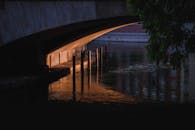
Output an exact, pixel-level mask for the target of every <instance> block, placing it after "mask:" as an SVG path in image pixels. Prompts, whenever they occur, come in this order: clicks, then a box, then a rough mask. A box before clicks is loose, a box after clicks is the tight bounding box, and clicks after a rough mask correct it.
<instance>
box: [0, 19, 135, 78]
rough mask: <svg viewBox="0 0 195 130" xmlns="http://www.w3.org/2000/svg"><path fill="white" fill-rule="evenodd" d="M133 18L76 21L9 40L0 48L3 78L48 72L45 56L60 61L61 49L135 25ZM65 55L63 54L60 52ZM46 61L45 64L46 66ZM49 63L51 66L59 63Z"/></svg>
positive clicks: (79, 44) (0, 69) (0, 65)
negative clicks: (4, 76)
mask: <svg viewBox="0 0 195 130" xmlns="http://www.w3.org/2000/svg"><path fill="white" fill-rule="evenodd" d="M138 21H139V18H137V17H128V16H122V17H114V18H107V19H98V20H91V21H85V22H79V23H74V24H69V25H65V26H60V27H57V28H54V29H49V30H45V31H41V32H39V33H35V34H32V35H30V36H26V37H23V38H20V39H17V40H15V41H12V42H10V43H8V44H6V45H4V46H2V47H1V48H0V59H1V64H0V71H1V74H3V75H5V74H7V75H13V74H14V75H18V74H29V73H30V74H32V73H42V72H44V71H48V66H50V65H51V61H49V60H48V57H51V56H54V57H56V55H57V56H59V55H60V54H62V55H61V56H59V57H57V59H58V61H59V60H60V58H62V59H64V58H63V57H64V56H63V53H64V50H67V49H73V48H74V47H75V46H82V45H84V44H86V43H88V42H90V41H92V40H93V39H95V38H97V37H99V36H101V35H103V34H105V33H107V32H110V31H112V30H114V29H117V28H120V27H123V26H126V25H129V24H131V23H135V22H138ZM64 54H65V53H64ZM48 61H49V63H48ZM55 61H56V59H55V58H54V60H53V63H52V64H53V66H54V65H56V64H60V63H61V62H65V61H62V60H61V62H56V63H55Z"/></svg>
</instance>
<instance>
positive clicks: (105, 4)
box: [96, 0, 128, 18]
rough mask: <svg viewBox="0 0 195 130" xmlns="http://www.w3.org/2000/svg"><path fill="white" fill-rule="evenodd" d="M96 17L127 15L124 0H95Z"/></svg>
mask: <svg viewBox="0 0 195 130" xmlns="http://www.w3.org/2000/svg"><path fill="white" fill-rule="evenodd" d="M96 1H97V2H96V15H97V18H107V17H113V16H121V15H127V14H128V10H127V4H126V0H107V1H106V0H105V1H103V0H99V1H98V0H96Z"/></svg>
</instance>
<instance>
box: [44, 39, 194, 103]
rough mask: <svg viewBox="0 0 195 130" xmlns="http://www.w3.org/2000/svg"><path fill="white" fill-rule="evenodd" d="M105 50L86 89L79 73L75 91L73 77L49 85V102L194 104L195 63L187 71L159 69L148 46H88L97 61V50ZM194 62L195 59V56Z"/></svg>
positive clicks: (89, 75)
mask: <svg viewBox="0 0 195 130" xmlns="http://www.w3.org/2000/svg"><path fill="white" fill-rule="evenodd" d="M97 47H98V48H100V47H102V48H103V52H102V55H99V57H101V58H100V61H99V65H97V64H96V62H94V63H93V64H92V68H91V71H90V70H88V69H85V73H84V79H83V82H84V85H83V86H82V85H81V84H82V82H81V73H80V72H78V73H76V90H75V91H73V85H72V84H73V83H72V74H71V75H69V76H66V77H63V78H61V79H59V80H58V81H55V82H53V83H51V84H50V85H49V88H48V100H52V101H72V100H74V101H79V102H100V103H140V102H179V103H183V102H188V101H194V97H195V94H194V92H195V89H194V88H193V85H194V81H193V80H192V79H193V75H194V73H192V72H193V71H194V69H193V68H194V67H193V66H194V63H193V62H189V61H188V62H186V63H185V64H184V67H183V69H181V70H173V69H171V68H170V67H169V66H168V65H160V67H159V68H157V67H156V66H155V65H154V64H153V63H151V62H149V60H148V58H147V51H146V48H145V44H139V45H138V44H133V45H132V44H129V43H114V42H113V43H109V44H108V43H103V42H100V43H99V42H97V41H94V42H93V43H90V44H89V45H88V49H89V50H92V54H93V55H92V58H95V54H94V53H95V48H97ZM191 57H192V58H194V55H192V56H191Z"/></svg>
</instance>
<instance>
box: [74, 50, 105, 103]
mask: <svg viewBox="0 0 195 130" xmlns="http://www.w3.org/2000/svg"><path fill="white" fill-rule="evenodd" d="M103 49H104V48H103V47H101V48H96V49H95V62H96V68H97V71H98V68H99V67H100V66H101V65H102V63H101V62H99V61H102V60H103ZM86 52H87V61H88V77H89V78H88V84H91V79H90V78H91V69H92V66H91V64H92V51H91V50H89V51H81V63H80V67H81V68H80V70H81V94H83V92H84V59H85V54H86ZM72 67H73V69H72V70H73V71H72V80H73V100H76V95H75V92H76V56H75V55H73V58H72Z"/></svg>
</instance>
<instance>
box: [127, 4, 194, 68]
mask: <svg viewBox="0 0 195 130" xmlns="http://www.w3.org/2000/svg"><path fill="white" fill-rule="evenodd" d="M128 2H129V4H131V5H132V6H133V10H134V11H135V12H136V13H137V14H138V15H139V16H140V18H141V19H142V20H143V26H144V28H145V29H146V31H147V33H148V34H149V35H150V39H149V44H148V47H147V48H148V55H149V57H150V58H151V59H152V60H154V61H156V63H157V64H159V63H160V62H163V63H170V64H171V65H173V66H174V67H179V66H180V63H181V61H182V59H184V58H185V57H186V56H187V55H188V53H189V48H188V47H189V45H188V44H189V42H188V40H189V38H190V37H191V32H190V31H189V30H187V29H184V28H185V26H184V25H185V23H187V22H193V21H194V17H193V15H191V12H194V2H193V1H192V0H128Z"/></svg>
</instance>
